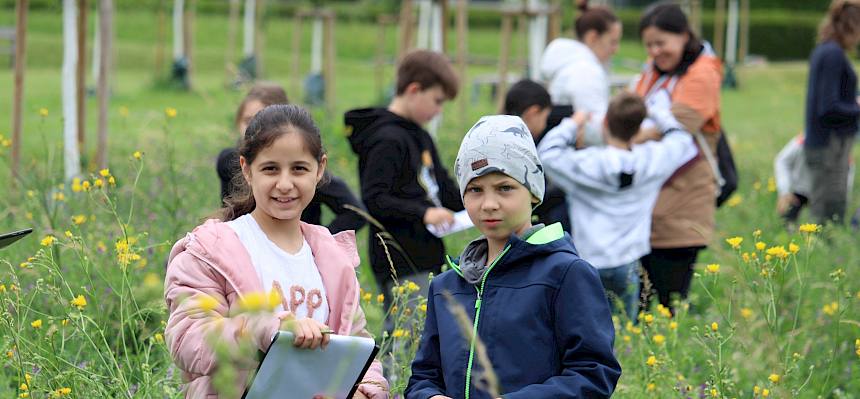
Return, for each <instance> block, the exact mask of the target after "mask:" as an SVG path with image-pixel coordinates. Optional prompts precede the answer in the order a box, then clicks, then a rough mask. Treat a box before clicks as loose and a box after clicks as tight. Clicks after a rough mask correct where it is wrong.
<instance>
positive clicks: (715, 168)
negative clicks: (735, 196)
mask: <svg viewBox="0 0 860 399" xmlns="http://www.w3.org/2000/svg"><path fill="white" fill-rule="evenodd" d="M693 137H695V138H696V142H697V143H699V147H700V148H702V150H703V151H704V152H705V159H706V160H707V161H708V165H710V166H711V171H712V172H714V181H715V182H716V183H717V196H719V195H720V192H721V191H722V187H723V185H724V184H726V179H725V178H723V174H722V173H720V166H719V164H718V163H717V159H716V158H714V152H713V151H711V146H710V145H708V141H707V140H705V136H703V135H702V133H701V132H696V133H693Z"/></svg>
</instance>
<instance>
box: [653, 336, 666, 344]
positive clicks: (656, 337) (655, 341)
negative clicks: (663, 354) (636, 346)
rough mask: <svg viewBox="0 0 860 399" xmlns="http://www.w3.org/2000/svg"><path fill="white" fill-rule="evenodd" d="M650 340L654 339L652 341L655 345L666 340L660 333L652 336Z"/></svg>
mask: <svg viewBox="0 0 860 399" xmlns="http://www.w3.org/2000/svg"><path fill="white" fill-rule="evenodd" d="M651 340H652V341H654V343H655V344H657V345H663V343H664V342H666V337H664V336H663V335H661V334H657V335H655V336H654V337H652V338H651Z"/></svg>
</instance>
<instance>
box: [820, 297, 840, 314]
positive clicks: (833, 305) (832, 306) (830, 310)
mask: <svg viewBox="0 0 860 399" xmlns="http://www.w3.org/2000/svg"><path fill="white" fill-rule="evenodd" d="M821 310H822V311H823V312H824V313H825V314H827V315H828V316H833V315H835V314H836V312H838V311H839V302H836V301H834V302H830V303H828V304H825V305H824V308H822V309H821Z"/></svg>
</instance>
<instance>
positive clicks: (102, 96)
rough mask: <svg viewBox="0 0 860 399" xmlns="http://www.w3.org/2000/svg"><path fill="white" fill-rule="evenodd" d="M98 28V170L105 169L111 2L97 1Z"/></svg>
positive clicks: (111, 21)
mask: <svg viewBox="0 0 860 399" xmlns="http://www.w3.org/2000/svg"><path fill="white" fill-rule="evenodd" d="M99 27H100V28H99V30H100V32H101V35H100V38H99V39H100V40H99V45H100V47H101V55H100V57H99V79H98V88H97V96H98V102H99V117H98V126H99V127H98V128H99V138H98V147H97V151H96V163H97V164H98V165H99V167H100V168H107V167H108V159H107V138H108V96H109V95H110V93H109V87H108V85H109V82H110V67H111V55H112V54H113V0H99Z"/></svg>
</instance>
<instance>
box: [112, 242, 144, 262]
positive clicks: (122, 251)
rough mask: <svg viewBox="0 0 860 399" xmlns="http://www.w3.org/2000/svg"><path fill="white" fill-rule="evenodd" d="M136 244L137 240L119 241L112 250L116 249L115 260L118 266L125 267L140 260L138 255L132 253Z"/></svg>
mask: <svg viewBox="0 0 860 399" xmlns="http://www.w3.org/2000/svg"><path fill="white" fill-rule="evenodd" d="M136 243H137V238H135V237H128V239H119V240H117V242H116V244H114V248H115V249H116V259H117V262H119V264H120V266H122V267H126V266H128V265H129V264H130V263H131V262H134V261H139V260H141V256H140V254H138V253H137V252H135V251H134V244H136Z"/></svg>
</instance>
